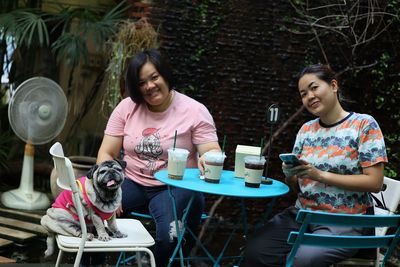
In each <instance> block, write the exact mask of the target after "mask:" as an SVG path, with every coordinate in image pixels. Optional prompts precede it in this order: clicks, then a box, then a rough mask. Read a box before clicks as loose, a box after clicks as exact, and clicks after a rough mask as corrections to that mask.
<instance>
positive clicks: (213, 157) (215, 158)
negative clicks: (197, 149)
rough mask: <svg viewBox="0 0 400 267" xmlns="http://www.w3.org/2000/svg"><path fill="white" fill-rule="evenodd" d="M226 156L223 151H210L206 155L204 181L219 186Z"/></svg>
mask: <svg viewBox="0 0 400 267" xmlns="http://www.w3.org/2000/svg"><path fill="white" fill-rule="evenodd" d="M225 158H226V155H225V153H224V152H221V151H209V152H206V153H204V180H205V181H206V182H209V183H214V184H218V183H219V180H220V178H221V172H222V169H223V167H224V160H225Z"/></svg>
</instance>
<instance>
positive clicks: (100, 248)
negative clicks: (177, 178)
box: [50, 142, 156, 267]
mask: <svg viewBox="0 0 400 267" xmlns="http://www.w3.org/2000/svg"><path fill="white" fill-rule="evenodd" d="M50 154H51V155H52V156H53V160H54V165H55V168H56V170H57V174H58V179H57V184H58V185H59V186H60V187H61V188H63V189H66V190H71V191H72V192H73V201H74V204H75V208H76V210H77V212H78V216H79V222H80V225H81V228H82V238H79V237H73V236H63V235H56V241H57V245H58V248H59V253H58V257H57V262H56V265H55V266H56V267H57V266H59V264H60V261H61V257H62V255H63V252H75V253H77V255H76V258H75V263H74V267H78V266H79V263H80V261H81V257H82V253H83V252H121V251H133V252H136V253H137V256H138V258H139V259H138V264H139V266H141V264H140V263H141V261H140V254H141V253H140V252H141V251H142V252H146V253H148V254H149V256H150V264H151V266H152V267H155V266H156V265H155V259H154V255H153V253H152V251H151V250H150V249H149V247H151V246H153V245H154V243H155V242H154V239H153V237H152V236H151V235H150V234H149V232H148V231H147V230H146V229H145V228H144V226H143V224H142V223H141V222H140V221H139V220H134V219H117V225H118V228H119V229H120V230H121V232H123V233H125V234H127V235H128V236H127V237H125V238H113V239H111V240H110V241H107V242H104V241H99V240H98V239H97V238H95V239H93V240H92V241H86V237H87V230H86V223H85V220H84V218H83V209H82V203H81V201H80V198H79V195H78V186H77V184H76V182H75V175H74V172H73V169H72V164H71V161H70V160H69V159H68V158H67V157H65V156H64V152H63V148H62V146H61V144H60V143H58V142H57V143H55V144H54V145H53V146H52V147H51V148H50Z"/></svg>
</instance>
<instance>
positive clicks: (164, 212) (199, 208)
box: [122, 179, 204, 267]
mask: <svg viewBox="0 0 400 267" xmlns="http://www.w3.org/2000/svg"><path fill="white" fill-rule="evenodd" d="M171 191H172V194H173V195H174V196H175V202H176V209H177V215H178V219H180V218H181V217H182V214H183V211H184V209H185V208H186V205H187V203H188V201H189V199H190V197H191V196H192V194H194V197H195V198H194V200H193V203H192V206H191V208H190V211H189V214H188V216H187V225H188V227H189V228H190V229H191V230H192V231H193V232H194V233H196V232H197V227H198V225H199V223H200V219H201V214H202V212H203V208H204V196H203V194H202V193H198V192H193V191H190V190H186V189H182V188H175V187H172V188H171ZM122 209H123V212H124V214H123V216H127V215H129V213H130V212H132V211H134V212H149V213H150V214H151V215H152V217H153V218H154V221H155V225H156V245H155V251H154V256H155V259H156V265H157V267H163V266H167V265H168V262H169V258H170V256H171V255H172V253H173V251H174V249H175V247H176V242H177V238H176V231H175V229H176V227H175V220H174V214H173V208H172V200H171V197H170V196H169V194H168V188H167V186H157V187H145V186H142V185H139V184H137V183H135V182H134V181H132V180H131V179H125V180H124V182H123V184H122ZM182 242H183V244H184V245H183V249H184V253H185V254H186V255H188V253H189V252H190V250H191V249H192V248H193V246H194V244H195V240H194V239H193V238H192V237H191V236H190V235H189V234H187V235H185V239H184V240H183V241H182ZM178 255H179V254H178Z"/></svg>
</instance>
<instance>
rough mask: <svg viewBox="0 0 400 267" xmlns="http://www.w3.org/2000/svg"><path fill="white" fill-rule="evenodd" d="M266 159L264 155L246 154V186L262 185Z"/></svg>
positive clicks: (256, 186)
mask: <svg viewBox="0 0 400 267" xmlns="http://www.w3.org/2000/svg"><path fill="white" fill-rule="evenodd" d="M265 161H266V160H265V158H264V157H259V156H246V157H245V158H244V181H245V185H246V186H248V187H255V188H258V187H260V184H261V177H262V174H263V172H264V164H265Z"/></svg>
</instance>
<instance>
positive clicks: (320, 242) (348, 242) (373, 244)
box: [286, 210, 400, 266]
mask: <svg viewBox="0 0 400 267" xmlns="http://www.w3.org/2000/svg"><path fill="white" fill-rule="evenodd" d="M296 221H297V222H299V223H301V224H302V225H301V227H300V229H299V231H293V232H291V233H290V234H289V237H288V243H289V244H293V247H292V250H291V252H290V254H289V256H288V258H287V263H286V266H292V264H293V260H294V257H295V255H296V253H297V250H298V248H299V246H300V245H311V246H319V247H321V246H322V247H338V248H339V247H340V248H380V247H387V251H386V254H385V256H384V258H383V260H382V263H384V262H385V261H386V260H387V259H388V258H389V257H390V255H391V254H392V252H393V249H394V248H395V246H396V244H397V243H398V241H399V235H400V228H399V226H400V215H354V214H336V213H328V212H316V211H308V210H300V211H299V213H298V214H297V217H296ZM310 224H318V225H330V226H350V227H361V228H373V227H394V228H395V233H394V234H390V235H384V236H375V235H371V236H346V235H340V236H338V235H319V234H313V233H306V230H307V229H308V226H309V225H310Z"/></svg>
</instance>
